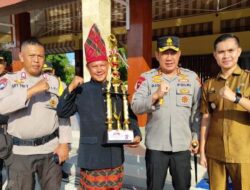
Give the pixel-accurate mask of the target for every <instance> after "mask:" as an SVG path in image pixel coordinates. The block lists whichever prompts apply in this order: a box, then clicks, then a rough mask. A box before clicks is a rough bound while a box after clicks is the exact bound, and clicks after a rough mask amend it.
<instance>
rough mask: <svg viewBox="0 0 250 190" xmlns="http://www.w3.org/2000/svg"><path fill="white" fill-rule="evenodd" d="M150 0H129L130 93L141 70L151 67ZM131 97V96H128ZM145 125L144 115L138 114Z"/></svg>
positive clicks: (132, 91) (140, 122)
mask: <svg viewBox="0 0 250 190" xmlns="http://www.w3.org/2000/svg"><path fill="white" fill-rule="evenodd" d="M151 49H152V0H140V1H138V0H130V30H129V31H128V65H129V68H128V91H129V94H130V95H132V94H133V93H134V90H135V83H136V81H137V79H138V78H139V76H140V74H141V73H142V72H145V71H147V70H149V69H150V67H151V59H152V57H151ZM130 98H131V96H130ZM138 119H139V125H140V126H145V124H146V115H143V116H139V117H138Z"/></svg>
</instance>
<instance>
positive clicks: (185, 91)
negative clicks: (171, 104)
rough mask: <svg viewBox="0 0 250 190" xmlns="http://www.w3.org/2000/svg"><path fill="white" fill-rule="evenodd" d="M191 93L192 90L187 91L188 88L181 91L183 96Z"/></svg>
mask: <svg viewBox="0 0 250 190" xmlns="http://www.w3.org/2000/svg"><path fill="white" fill-rule="evenodd" d="M189 92H190V90H189V89H187V88H182V89H180V93H181V94H189Z"/></svg>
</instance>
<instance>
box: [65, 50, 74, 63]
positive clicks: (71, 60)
mask: <svg viewBox="0 0 250 190" xmlns="http://www.w3.org/2000/svg"><path fill="white" fill-rule="evenodd" d="M66 56H67V58H68V59H69V62H70V64H71V65H75V53H73V52H71V53H66Z"/></svg>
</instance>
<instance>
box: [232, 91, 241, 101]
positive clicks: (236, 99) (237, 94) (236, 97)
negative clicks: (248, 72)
mask: <svg viewBox="0 0 250 190" xmlns="http://www.w3.org/2000/svg"><path fill="white" fill-rule="evenodd" d="M241 98H242V94H241V93H239V92H236V93H235V100H234V103H235V104H238V103H239V102H240V99H241Z"/></svg>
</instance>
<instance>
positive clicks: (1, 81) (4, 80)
mask: <svg viewBox="0 0 250 190" xmlns="http://www.w3.org/2000/svg"><path fill="white" fill-rule="evenodd" d="M7 81H8V79H7V78H2V79H0V90H3V89H4V88H5V87H6V86H7Z"/></svg>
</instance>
